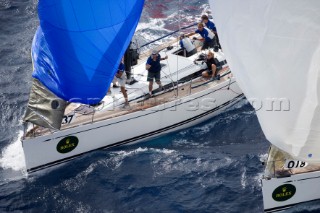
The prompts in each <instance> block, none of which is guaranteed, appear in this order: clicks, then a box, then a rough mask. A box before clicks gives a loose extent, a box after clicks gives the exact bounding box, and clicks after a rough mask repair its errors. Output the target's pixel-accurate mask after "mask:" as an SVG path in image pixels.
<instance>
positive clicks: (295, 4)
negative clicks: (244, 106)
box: [209, 0, 320, 162]
mask: <svg viewBox="0 0 320 213" xmlns="http://www.w3.org/2000/svg"><path fill="white" fill-rule="evenodd" d="M209 2H210V5H211V8H212V10H213V16H214V18H215V20H214V21H215V23H216V25H217V27H218V30H219V38H220V43H221V45H222V48H223V51H224V53H225V55H226V58H227V60H228V64H229V65H230V67H231V70H232V72H233V73H234V75H235V77H236V78H237V82H238V83H239V86H240V87H241V89H242V90H243V92H244V94H245V95H246V97H247V98H248V99H249V101H256V103H257V102H258V103H259V105H260V106H259V107H258V108H256V109H257V111H256V113H257V116H258V119H259V122H260V124H261V127H262V129H263V132H264V133H265V135H266V137H267V139H268V140H269V141H270V142H271V143H272V144H274V145H275V146H277V147H278V148H280V149H282V150H284V151H286V152H288V153H289V154H291V155H293V156H294V157H296V158H298V159H302V160H304V161H308V162H320V63H319V61H320V36H319V35H320V13H319V10H320V1H319V0H310V1H301V0H281V1H271V0H270V1H261V0H260V1H257V0H233V1H225V0H209ZM281 104H285V105H288V104H289V107H287V106H285V105H281ZM270 105H273V107H270Z"/></svg>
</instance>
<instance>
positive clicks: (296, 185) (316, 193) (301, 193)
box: [262, 171, 320, 212]
mask: <svg viewBox="0 0 320 213" xmlns="http://www.w3.org/2000/svg"><path fill="white" fill-rule="evenodd" d="M319 182H320V171H314V172H308V173H302V174H294V175H291V176H290V177H282V178H271V179H262V193H263V203H264V210H265V211H266V212H275V211H280V210H282V209H286V208H290V207H292V206H293V205H296V204H299V203H303V202H308V201H312V200H317V199H320V186H319ZM284 187H285V188H284ZM274 197H275V199H274ZM276 199H278V200H279V199H280V201H276ZM281 200H283V201H281Z"/></svg>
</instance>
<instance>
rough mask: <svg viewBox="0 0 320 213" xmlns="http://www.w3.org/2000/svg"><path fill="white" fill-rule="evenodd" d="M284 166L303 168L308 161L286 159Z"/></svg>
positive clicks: (287, 167)
mask: <svg viewBox="0 0 320 213" xmlns="http://www.w3.org/2000/svg"><path fill="white" fill-rule="evenodd" d="M284 166H285V168H286V169H295V168H304V167H306V166H308V163H307V162H304V161H299V160H286V163H285V165H284Z"/></svg>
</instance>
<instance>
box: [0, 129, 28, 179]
mask: <svg viewBox="0 0 320 213" xmlns="http://www.w3.org/2000/svg"><path fill="white" fill-rule="evenodd" d="M22 135H23V131H19V134H18V137H17V139H16V140H15V141H14V142H13V143H11V144H9V145H8V146H7V147H5V148H4V149H3V151H2V153H1V156H0V167H1V168H3V169H12V170H14V171H22V172H23V173H25V172H26V163H25V159H24V154H23V150H22V145H21V141H20V138H21V137H22Z"/></svg>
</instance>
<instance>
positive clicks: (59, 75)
mask: <svg viewBox="0 0 320 213" xmlns="http://www.w3.org/2000/svg"><path fill="white" fill-rule="evenodd" d="M143 4H144V1H143V0H131V1H124V0H120V1H119V0H110V1H90V0H82V1H79V0H70V1H65V0H56V1H54V2H48V1H43V0H42V1H39V5H38V14H39V19H40V26H39V28H38V30H37V32H36V34H35V36H34V39H33V43H32V59H33V67H34V72H33V78H34V79H33V86H32V89H31V93H30V98H29V104H28V109H27V112H26V115H25V118H24V121H25V122H26V131H25V134H24V136H23V138H22V146H23V151H24V154H25V159H26V168H27V171H28V172H34V171H38V170H41V169H44V168H47V167H51V166H54V165H57V164H60V163H63V162H67V161H69V160H72V159H74V158H76V157H79V156H81V155H83V154H85V153H88V152H91V151H94V150H97V149H105V148H108V147H113V146H119V145H124V144H128V143H136V142H139V141H142V140H146V139H148V138H151V137H156V136H159V135H161V134H164V133H167V132H171V131H175V130H178V129H181V128H185V127H188V126H191V125H194V124H197V123H199V122H202V121H204V120H206V119H208V118H211V117H213V116H215V115H217V114H218V113H220V112H222V111H223V110H224V109H226V108H227V107H230V106H232V105H234V104H235V103H237V102H238V101H239V100H241V98H242V97H243V94H242V91H241V90H240V88H239V87H238V85H237V83H236V81H235V78H234V77H233V75H232V73H231V71H230V69H229V67H228V65H227V63H226V61H225V58H224V54H223V52H222V51H221V50H217V49H215V58H216V60H217V61H218V62H217V63H218V64H219V66H220V71H219V72H220V73H219V74H220V78H217V79H211V80H209V79H203V78H202V77H201V73H202V72H203V71H204V70H206V68H207V67H206V63H204V61H203V56H205V55H206V54H207V53H208V50H204V51H202V50H201V43H200V42H195V43H194V45H195V46H196V48H197V52H196V53H195V54H193V55H191V56H188V57H186V56H185V55H184V54H183V50H181V48H180V47H179V43H178V41H177V40H176V41H173V42H168V43H166V44H163V45H161V46H159V47H158V48H157V50H158V51H159V54H160V55H161V56H162V57H164V56H168V57H167V58H168V59H167V60H164V61H161V67H162V69H161V81H162V84H163V88H154V90H153V91H152V93H153V97H152V98H146V95H147V94H148V93H149V90H148V81H147V70H146V69H145V67H146V66H145V64H146V60H147V57H148V56H149V55H150V53H146V55H145V57H144V56H143V55H141V57H140V59H139V60H138V61H135V63H133V64H135V65H134V66H133V67H132V72H133V74H134V78H135V81H133V82H132V83H131V84H128V85H126V89H127V93H128V101H129V103H130V107H126V108H123V105H124V102H125V101H124V98H123V96H122V94H121V93H120V90H119V88H113V87H112V88H111V94H109V93H108V88H109V87H110V84H111V81H112V79H113V77H114V75H115V72H116V71H117V68H118V65H119V62H120V60H121V58H122V56H123V55H124V54H125V53H126V51H127V49H128V46H129V52H130V51H131V50H132V51H131V52H135V51H133V49H130V48H131V47H130V45H129V44H130V41H131V38H132V36H133V34H134V32H135V28H136V26H137V24H138V22H139V18H140V14H141V11H142V8H143ZM88 8H90V10H88ZM211 51H214V50H212V49H211ZM130 68H131V66H130ZM163 89H164V90H163Z"/></svg>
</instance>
